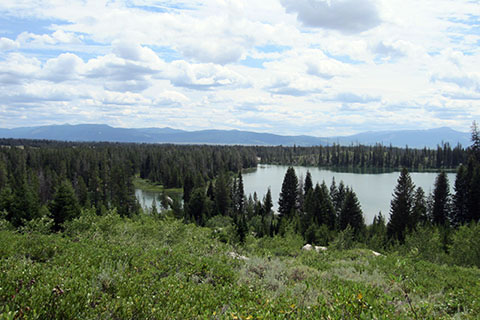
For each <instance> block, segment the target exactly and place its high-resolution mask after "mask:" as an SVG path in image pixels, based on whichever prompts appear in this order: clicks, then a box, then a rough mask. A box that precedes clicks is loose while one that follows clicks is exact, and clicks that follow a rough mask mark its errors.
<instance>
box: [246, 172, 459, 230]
mask: <svg viewBox="0 0 480 320" xmlns="http://www.w3.org/2000/svg"><path fill="white" fill-rule="evenodd" d="M287 168H288V166H278V165H259V166H258V168H257V169H256V170H254V171H251V172H248V173H244V174H243V183H244V188H245V194H246V195H248V194H253V193H254V192H257V195H258V198H259V199H263V196H264V195H265V194H266V193H267V189H268V188H269V187H270V189H271V191H272V198H273V203H274V206H275V209H277V208H278V196H279V194H280V190H281V188H282V182H283V178H284V176H285V172H286V171H287ZM294 169H295V172H296V174H297V177H298V178H299V180H300V179H302V180H303V181H304V180H305V176H306V174H307V170H308V171H310V173H311V175H312V180H313V183H314V185H315V183H317V182H319V183H322V181H325V183H326V184H327V186H328V187H330V184H331V182H332V178H333V177H335V181H336V184H337V186H338V184H339V182H340V180H343V182H344V184H345V185H346V186H350V187H352V188H353V190H354V191H355V193H356V194H357V197H358V200H359V201H360V204H361V206H362V210H363V214H364V216H365V222H366V223H367V224H370V223H372V221H373V217H374V216H375V215H376V214H378V212H379V211H381V212H382V214H383V215H384V216H385V218H386V219H387V220H388V218H389V216H390V201H391V200H392V194H393V190H394V188H395V186H396V185H397V179H398V177H399V175H400V172H392V173H377V174H369V173H349V172H335V171H331V170H327V169H320V168H316V167H297V166H295V167H294ZM410 175H411V177H412V180H413V182H414V183H415V186H417V187H422V188H423V190H424V191H425V194H427V195H428V194H429V193H430V192H431V191H433V186H434V183H435V178H436V177H437V173H434V172H412V173H410ZM447 176H448V180H449V182H450V188H451V191H452V192H453V184H454V182H455V173H448V174H447Z"/></svg>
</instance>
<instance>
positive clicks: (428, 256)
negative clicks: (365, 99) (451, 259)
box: [401, 226, 447, 263]
mask: <svg viewBox="0 0 480 320" xmlns="http://www.w3.org/2000/svg"><path fill="white" fill-rule="evenodd" d="M401 251H404V253H405V254H407V255H410V256H411V257H412V258H415V259H421V260H427V261H430V262H433V263H444V262H445V261H446V260H447V255H446V253H445V250H444V246H443V235H442V233H441V232H440V230H439V229H438V228H435V227H430V226H422V227H418V228H417V230H416V231H415V232H412V233H410V234H407V236H406V237H405V245H404V247H403V250H401Z"/></svg>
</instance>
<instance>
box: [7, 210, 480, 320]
mask: <svg viewBox="0 0 480 320" xmlns="http://www.w3.org/2000/svg"><path fill="white" fill-rule="evenodd" d="M223 218H224V217H222V219H220V217H218V218H213V219H210V221H209V222H207V224H209V225H210V224H211V226H219V225H226V224H228V223H229V222H228V221H227V220H228V218H227V219H225V221H222V220H224V219H223ZM475 228H478V227H476V226H475ZM289 230H290V229H289ZM348 232H350V233H352V232H351V230H350V231H348V228H347V232H346V233H348ZM469 232H471V233H472V234H473V233H474V232H478V230H476V229H475V230H472V231H469ZM459 236H460V235H459ZM343 238H344V239H346V238H350V239H351V238H352V235H351V234H350V236H347V235H345V234H344V235H343ZM408 239H409V238H408V237H407V241H408ZM0 243H2V246H0V284H1V289H0V314H1V315H2V316H1V317H3V318H8V317H10V318H13V317H17V318H25V319H55V318H57V319H103V318H109V319H111V318H116V319H166V318H178V319H187V318H188V319H191V318H199V319H216V318H218V319H234V318H238V319H292V318H293V319H295V318H303V319H319V318H320V319H321V318H332V319H338V318H350V319H375V318H377V319H382V318H383V319H387V318H388V319H409V318H415V315H416V317H418V318H425V319H450V318H467V319H468V318H471V319H475V318H478V316H480V290H479V287H478V279H479V277H480V271H479V270H478V269H477V268H470V269H467V268H457V267H449V266H445V265H443V266H442V265H438V264H432V263H429V262H425V261H424V260H422V259H420V258H419V257H413V258H415V259H412V258H410V255H409V256H407V257H401V256H398V255H397V254H395V253H388V254H387V255H385V256H381V257H376V256H374V255H373V254H372V253H371V251H370V250H366V249H351V250H334V249H333V248H332V247H333V246H332V247H330V248H329V249H328V250H327V251H326V252H322V253H318V252H315V251H310V252H306V251H302V250H301V247H302V246H303V239H302V238H301V237H300V236H299V235H297V234H295V233H293V232H291V230H290V231H287V232H286V234H285V236H284V237H281V236H275V237H273V238H272V237H264V238H261V239H255V238H251V237H248V239H247V242H246V245H245V246H244V247H242V248H239V247H236V248H235V247H232V246H230V245H228V244H224V243H222V242H219V241H217V240H216V237H215V235H214V232H213V231H211V230H210V229H208V228H200V227H197V226H195V225H185V224H183V223H182V222H181V221H178V220H174V219H169V218H166V219H162V220H159V219H154V218H153V217H151V216H148V215H143V216H138V217H135V218H134V219H131V218H122V217H120V215H119V214H118V213H116V212H115V211H111V212H109V213H108V214H106V215H104V216H97V215H95V209H91V210H84V211H83V212H82V213H81V215H80V216H79V217H77V218H75V219H73V220H71V221H69V222H67V223H65V232H64V233H58V234H50V235H43V234H39V233H36V232H32V233H26V234H19V233H16V232H12V231H0ZM338 247H340V246H338ZM342 247H343V248H346V247H351V245H345V244H344V245H342ZM237 250H240V251H237ZM232 252H233V253H235V252H240V253H241V254H233V255H232V254H230V253H232ZM235 257H242V258H241V259H240V258H235Z"/></svg>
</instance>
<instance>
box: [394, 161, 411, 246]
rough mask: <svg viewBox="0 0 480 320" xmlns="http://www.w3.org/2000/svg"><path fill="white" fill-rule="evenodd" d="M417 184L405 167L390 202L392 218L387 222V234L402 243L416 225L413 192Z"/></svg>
mask: <svg viewBox="0 0 480 320" xmlns="http://www.w3.org/2000/svg"><path fill="white" fill-rule="evenodd" d="M414 190H415V186H414V185H413V182H412V178H411V177H410V174H409V173H408V170H407V169H406V168H403V169H402V171H401V173H400V177H399V178H398V180H397V186H396V187H395V191H394V192H393V200H392V201H391V203H390V220H389V221H388V224H387V234H388V237H389V238H390V239H392V240H398V241H399V242H400V243H403V242H404V241H405V234H406V232H407V231H409V230H411V229H412V228H413V227H414V221H412V220H413V219H412V208H413V193H414Z"/></svg>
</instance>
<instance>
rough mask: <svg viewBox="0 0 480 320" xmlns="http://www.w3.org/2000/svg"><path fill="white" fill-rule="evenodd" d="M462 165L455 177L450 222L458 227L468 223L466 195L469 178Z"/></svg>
mask: <svg viewBox="0 0 480 320" xmlns="http://www.w3.org/2000/svg"><path fill="white" fill-rule="evenodd" d="M467 174H468V172H467V169H466V168H465V166H464V165H461V166H460V167H458V170H457V175H456V177H455V194H454V196H453V210H452V213H451V217H450V219H451V221H452V223H453V225H454V226H460V225H462V224H464V223H466V222H467V221H468V193H469V191H470V190H469V183H470V181H469V178H468V175H467Z"/></svg>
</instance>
